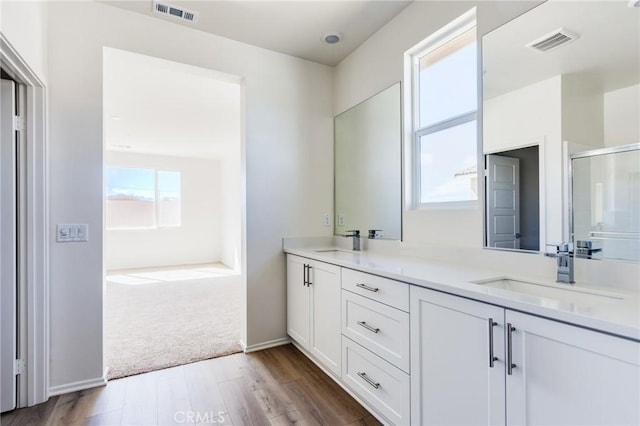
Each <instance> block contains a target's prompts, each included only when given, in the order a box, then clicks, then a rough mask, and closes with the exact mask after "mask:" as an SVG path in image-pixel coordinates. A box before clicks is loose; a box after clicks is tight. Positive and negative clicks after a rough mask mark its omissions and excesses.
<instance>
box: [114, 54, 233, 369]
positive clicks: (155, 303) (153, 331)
mask: <svg viewBox="0 0 640 426" xmlns="http://www.w3.org/2000/svg"><path fill="white" fill-rule="evenodd" d="M103 58H104V60H103V79H104V80H103V82H104V83H103V114H104V116H103V128H104V148H105V152H104V159H105V160H104V173H105V174H104V182H105V186H104V200H105V201H104V204H105V212H104V213H105V221H104V236H105V247H104V248H105V249H104V265H105V306H104V312H105V317H104V323H105V348H106V353H105V360H106V364H107V367H108V371H109V373H108V378H109V379H114V378H119V377H125V376H129V375H133V374H139V373H144V372H148V371H153V370H157V369H161V368H167V367H172V366H175V365H181V364H186V363H189V362H195V361H199V360H203V359H208V358H215V357H218V356H223V355H228V354H231V353H235V352H240V351H241V350H242V347H241V345H240V338H241V327H242V324H243V320H244V319H243V318H241V315H242V312H243V310H242V306H243V303H244V300H242V299H243V298H244V291H243V285H244V282H245V279H244V276H243V268H242V265H241V253H242V223H241V220H242V219H241V218H242V217H243V215H242V209H243V202H242V200H243V199H244V195H243V192H242V182H243V179H242V176H241V173H242V172H241V170H242V168H241V140H242V130H241V123H242V119H241V117H242V111H241V108H242V99H241V96H242V88H241V81H240V79H239V78H237V77H234V76H229V75H226V74H222V73H218V72H215V71H212V70H208V69H204V68H199V67H195V66H190V65H185V64H181V63H177V62H172V61H168V60H164V59H158V58H153V57H149V56H145V55H140V54H136V53H131V52H125V51H121V50H117V49H112V48H104V52H103Z"/></svg>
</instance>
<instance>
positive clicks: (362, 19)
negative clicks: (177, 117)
mask: <svg viewBox="0 0 640 426" xmlns="http://www.w3.org/2000/svg"><path fill="white" fill-rule="evenodd" d="M103 2H104V3H107V4H110V5H113V6H116V7H119V8H123V9H127V10H131V11H134V12H138V13H143V14H145V15H149V16H153V17H156V18H158V19H164V20H167V21H170V22H175V23H177V24H180V25H185V26H188V27H191V28H196V29H198V30H202V31H206V32H209V33H212V34H217V35H220V36H223V37H227V38H230V39H233V40H237V41H241V42H244V43H248V44H252V45H254V46H259V47H264V48H266V49H270V50H275V51H277V52H281V53H285V54H288V55H292V56H297V57H299V58H303V59H308V60H310V61H314V62H318V63H321V64H326V65H330V66H334V65H336V64H337V63H339V62H340V61H341V60H342V59H344V58H345V57H346V56H347V55H349V54H350V53H351V52H353V51H354V50H355V49H356V48H357V47H358V46H360V45H361V44H362V43H363V42H364V41H365V40H367V39H368V38H369V37H370V36H371V35H372V34H373V33H375V32H376V31H377V30H378V29H380V28H381V27H383V26H384V25H385V24H386V23H387V22H389V21H390V20H391V19H392V18H393V17H394V16H396V15H397V14H398V13H400V11H402V10H403V9H404V8H405V7H407V6H408V5H409V4H410V3H411V2H410V1H402V0H386V1H385V0H342V1H313V0H304V1H266V0H265V1H238V0H235V1H207V0H200V1H198V0H195V1H193V0H192V1H184V0H166V1H165V0H163V2H164V3H168V4H173V5H175V6H179V7H184V8H186V9H190V10H193V11H196V12H198V20H197V22H195V23H190V22H188V21H184V20H181V19H177V18H173V17H170V16H164V15H159V14H157V13H154V12H153V11H152V5H153V3H152V0H144V1H139V0H128V1H109V0H105V1H103ZM335 31H338V32H341V33H342V34H343V35H344V38H343V40H342V41H341V42H340V43H338V44H335V45H328V44H326V43H324V41H323V35H325V34H326V33H329V32H335Z"/></svg>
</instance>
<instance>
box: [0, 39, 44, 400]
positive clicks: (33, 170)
mask: <svg viewBox="0 0 640 426" xmlns="http://www.w3.org/2000/svg"><path fill="white" fill-rule="evenodd" d="M0 70H1V71H0V74H1V76H0V77H1V78H2V95H1V96H0V101H1V105H0V115H1V116H2V117H1V121H2V123H0V151H1V154H0V163H1V164H0V192H1V194H0V241H1V242H2V243H1V244H2V247H1V248H0V251H1V252H2V257H1V259H0V290H1V293H2V294H1V295H0V301H1V302H2V306H1V307H0V313H1V318H0V328H1V330H0V405H1V410H0V411H2V412H4V411H9V410H12V409H14V408H20V407H26V406H28V405H35V404H38V403H41V402H44V401H46V400H47V398H48V392H49V337H48V336H49V332H48V329H49V309H48V307H49V291H48V286H49V274H48V271H49V269H48V265H49V241H50V240H49V207H48V203H47V191H48V183H47V179H46V177H47V141H46V100H45V92H46V90H45V89H46V88H45V85H44V83H43V81H42V80H40V78H39V77H38V76H37V75H36V74H35V73H34V72H33V70H32V69H31V68H30V67H29V65H28V64H27V63H26V62H25V61H24V59H23V57H22V56H21V55H20V54H19V52H18V51H17V50H16V49H15V47H14V46H12V45H11V43H10V42H9V41H8V40H7V39H6V37H5V36H4V34H2V32H0Z"/></svg>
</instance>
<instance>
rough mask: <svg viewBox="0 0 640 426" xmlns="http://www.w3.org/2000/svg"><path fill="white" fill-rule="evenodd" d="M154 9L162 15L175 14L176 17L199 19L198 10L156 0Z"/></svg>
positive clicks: (191, 20) (186, 19) (190, 19)
mask: <svg viewBox="0 0 640 426" xmlns="http://www.w3.org/2000/svg"><path fill="white" fill-rule="evenodd" d="M153 11H154V12H155V13H159V14H161V15H168V16H173V17H174V18H178V19H182V20H185V21H189V22H196V21H197V20H198V12H194V11H193V10H188V9H185V8H183V7H177V6H173V5H170V4H168V3H165V2H160V1H156V0H154V2H153Z"/></svg>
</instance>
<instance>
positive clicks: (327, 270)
mask: <svg viewBox="0 0 640 426" xmlns="http://www.w3.org/2000/svg"><path fill="white" fill-rule="evenodd" d="M309 278H310V281H311V285H310V288H311V301H312V307H311V315H312V319H311V353H312V354H313V355H315V356H316V357H317V358H318V359H319V360H320V361H321V362H322V363H323V364H324V365H325V366H326V367H327V368H329V369H330V370H331V371H332V372H334V373H335V374H336V375H337V376H340V368H341V367H340V365H341V359H342V351H341V335H340V334H341V331H340V326H341V322H340V311H341V305H340V294H341V292H342V289H341V286H340V267H338V266H335V265H329V264H327V263H322V262H315V261H312V262H311V271H310V277H309Z"/></svg>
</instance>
